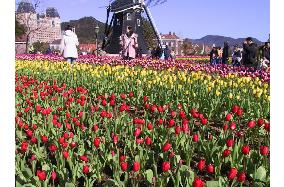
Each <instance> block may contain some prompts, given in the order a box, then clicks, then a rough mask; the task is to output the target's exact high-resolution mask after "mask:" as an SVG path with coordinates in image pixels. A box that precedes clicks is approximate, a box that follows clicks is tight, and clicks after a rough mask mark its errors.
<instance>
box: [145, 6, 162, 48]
mask: <svg viewBox="0 0 284 187" xmlns="http://www.w3.org/2000/svg"><path fill="white" fill-rule="evenodd" d="M143 8H144V10H145V12H146V15H147V17H148V19H149V21H150V24H151V26H152V27H153V29H154V32H155V34H156V37H157V39H158V43H159V45H160V46H162V39H161V36H160V34H159V31H158V29H157V27H156V25H155V22H154V20H153V17H152V14H151V12H150V10H149V8H148V7H147V6H146V5H143Z"/></svg>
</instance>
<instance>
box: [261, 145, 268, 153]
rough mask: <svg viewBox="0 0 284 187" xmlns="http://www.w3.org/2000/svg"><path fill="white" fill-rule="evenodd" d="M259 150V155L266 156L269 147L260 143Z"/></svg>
mask: <svg viewBox="0 0 284 187" xmlns="http://www.w3.org/2000/svg"><path fill="white" fill-rule="evenodd" d="M259 151H260V154H261V155H263V156H266V155H268V153H269V148H268V147H267V146H264V145H261V146H260V148H259Z"/></svg>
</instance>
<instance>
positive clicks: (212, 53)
mask: <svg viewBox="0 0 284 187" xmlns="http://www.w3.org/2000/svg"><path fill="white" fill-rule="evenodd" d="M217 57H218V50H217V48H216V47H213V48H212V50H211V51H210V63H211V64H213V60H214V62H215V63H217V62H216V59H217ZM215 63H214V64H215Z"/></svg>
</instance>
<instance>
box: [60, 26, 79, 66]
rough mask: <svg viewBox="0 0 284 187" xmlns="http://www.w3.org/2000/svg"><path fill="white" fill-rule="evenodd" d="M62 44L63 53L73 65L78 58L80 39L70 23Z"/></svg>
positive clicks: (61, 50)
mask: <svg viewBox="0 0 284 187" xmlns="http://www.w3.org/2000/svg"><path fill="white" fill-rule="evenodd" d="M60 45H61V47H60V52H61V54H62V55H63V57H64V58H65V59H66V60H67V62H69V63H71V65H72V64H73V63H74V62H75V60H76V59H77V58H78V51H77V46H78V45H79V41H78V37H77V35H76V34H75V33H74V32H73V31H72V27H71V26H70V25H68V26H67V27H66V28H65V32H64V33H63V37H62V40H61V44H60Z"/></svg>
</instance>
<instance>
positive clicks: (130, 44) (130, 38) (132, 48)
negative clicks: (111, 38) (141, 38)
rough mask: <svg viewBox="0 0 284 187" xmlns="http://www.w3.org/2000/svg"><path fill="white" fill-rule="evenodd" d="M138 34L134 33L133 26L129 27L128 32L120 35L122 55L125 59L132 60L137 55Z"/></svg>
mask: <svg viewBox="0 0 284 187" xmlns="http://www.w3.org/2000/svg"><path fill="white" fill-rule="evenodd" d="M137 38H138V35H137V34H135V33H134V31H133V28H132V27H131V26H128V27H127V32H126V34H123V35H121V36H120V46H121V55H122V58H123V59H124V60H132V59H134V58H135V57H136V49H138V42H137Z"/></svg>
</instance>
